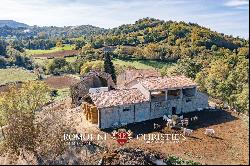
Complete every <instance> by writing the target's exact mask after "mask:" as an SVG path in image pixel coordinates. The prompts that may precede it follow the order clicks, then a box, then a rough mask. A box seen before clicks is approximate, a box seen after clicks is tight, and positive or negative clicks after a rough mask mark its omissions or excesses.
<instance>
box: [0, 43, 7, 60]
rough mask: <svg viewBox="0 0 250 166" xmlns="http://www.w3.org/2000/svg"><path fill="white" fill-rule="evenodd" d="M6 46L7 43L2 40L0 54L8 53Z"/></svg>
mask: <svg viewBox="0 0 250 166" xmlns="http://www.w3.org/2000/svg"><path fill="white" fill-rule="evenodd" d="M6 46H7V43H6V42H5V41H3V40H0V56H5V55H6Z"/></svg>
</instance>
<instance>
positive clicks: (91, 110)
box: [82, 76, 208, 129]
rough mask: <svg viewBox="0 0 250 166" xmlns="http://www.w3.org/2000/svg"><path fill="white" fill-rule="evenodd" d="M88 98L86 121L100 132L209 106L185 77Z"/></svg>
mask: <svg viewBox="0 0 250 166" xmlns="http://www.w3.org/2000/svg"><path fill="white" fill-rule="evenodd" d="M89 97H90V100H89V101H88V102H85V103H83V105H82V108H83V110H84V112H85V115H86V116H87V119H89V120H90V121H92V122H93V123H94V124H96V125H97V126H98V127H99V128H101V129H105V128H111V127H113V125H114V124H117V123H127V124H129V123H135V122H142V121H146V120H150V119H155V118H160V117H162V116H163V115H164V114H182V113H187V112H192V111H196V110H197V109H199V108H205V107H207V106H208V96H207V95H205V94H203V93H200V92H198V91H197V85H196V83H195V82H193V81H192V80H191V79H189V78H187V77H185V76H174V77H153V76H152V77H147V78H142V79H137V81H136V82H135V83H134V84H131V85H130V86H129V87H127V89H126V88H124V89H114V90H110V91H102V92H98V93H90V94H89Z"/></svg>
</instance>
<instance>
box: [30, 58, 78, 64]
mask: <svg viewBox="0 0 250 166" xmlns="http://www.w3.org/2000/svg"><path fill="white" fill-rule="evenodd" d="M65 59H66V61H67V62H74V61H76V59H77V56H74V57H66V58H65ZM33 60H34V62H35V64H38V65H39V66H46V65H47V64H49V63H50V62H52V61H53V59H47V58H33Z"/></svg>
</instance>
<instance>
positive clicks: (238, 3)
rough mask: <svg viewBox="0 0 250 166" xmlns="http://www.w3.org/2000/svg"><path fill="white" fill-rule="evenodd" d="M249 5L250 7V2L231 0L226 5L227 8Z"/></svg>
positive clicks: (246, 0)
mask: <svg viewBox="0 0 250 166" xmlns="http://www.w3.org/2000/svg"><path fill="white" fill-rule="evenodd" d="M248 5H249V0H229V1H227V2H226V3H225V6H229V7H239V6H248Z"/></svg>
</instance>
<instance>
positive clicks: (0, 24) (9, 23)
mask: <svg viewBox="0 0 250 166" xmlns="http://www.w3.org/2000/svg"><path fill="white" fill-rule="evenodd" d="M4 26H8V27H11V28H19V27H24V28H27V27H29V25H27V24H24V23H20V22H16V21H13V20H0V27H4Z"/></svg>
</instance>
